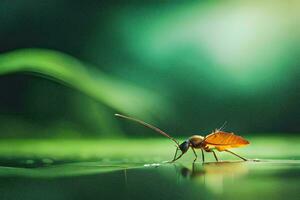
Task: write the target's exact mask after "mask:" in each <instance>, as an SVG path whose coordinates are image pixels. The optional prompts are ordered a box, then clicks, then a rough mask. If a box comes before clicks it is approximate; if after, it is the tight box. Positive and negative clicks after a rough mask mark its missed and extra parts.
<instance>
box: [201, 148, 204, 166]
mask: <svg viewBox="0 0 300 200" xmlns="http://www.w3.org/2000/svg"><path fill="white" fill-rule="evenodd" d="M201 153H202V162H203V163H204V161H205V160H204V151H203V149H202V148H201Z"/></svg>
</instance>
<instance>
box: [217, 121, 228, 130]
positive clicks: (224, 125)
mask: <svg viewBox="0 0 300 200" xmlns="http://www.w3.org/2000/svg"><path fill="white" fill-rule="evenodd" d="M226 125H227V121H225V122H224V123H223V124H222V126H221V127H220V128H218V129H217V130H218V131H222V129H224V128H225V127H226Z"/></svg>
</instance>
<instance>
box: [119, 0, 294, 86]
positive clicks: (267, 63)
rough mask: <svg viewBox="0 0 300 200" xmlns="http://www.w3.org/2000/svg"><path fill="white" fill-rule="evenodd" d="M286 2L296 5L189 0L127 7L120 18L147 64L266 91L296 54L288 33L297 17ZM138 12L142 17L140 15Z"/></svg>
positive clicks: (133, 47)
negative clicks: (184, 3) (169, 4)
mask: <svg viewBox="0 0 300 200" xmlns="http://www.w3.org/2000/svg"><path fill="white" fill-rule="evenodd" d="M287 6H288V7H292V6H295V5H287V4H286V3H282V2H275V3H274V4H273V5H272V7H270V6H269V4H266V3H262V2H248V3H245V2H244V3H241V2H236V1H231V2H226V3H221V4H220V3H218V4H214V3H211V2H209V3H206V4H204V3H201V4H194V3H193V4H190V5H189V6H173V7H168V9H165V7H163V6H162V7H159V8H158V11H157V10H156V11H155V12H154V11H153V9H142V11H133V10H130V9H129V10H127V12H125V14H124V13H123V15H122V20H120V21H121V24H122V25H123V33H124V35H125V37H126V39H127V44H128V48H129V49H130V50H131V53H132V54H134V55H135V56H136V57H137V58H138V59H140V60H141V61H142V62H144V63H147V64H148V66H149V65H150V66H153V67H157V68H169V69H171V68H172V69H173V68H174V65H176V64H178V65H179V68H180V65H181V66H182V68H186V67H189V68H191V69H192V70H193V71H194V72H195V73H196V74H198V75H199V78H200V77H201V76H203V75H205V76H206V77H209V78H208V80H209V81H211V82H210V83H209V84H212V85H215V86H216V87H220V88H224V87H229V89H233V90H234V91H235V90H236V89H238V90H240V91H245V92H247V91H248V89H250V88H251V89H255V90H257V91H259V90H261V91H264V90H269V89H270V88H272V87H274V84H275V85H276V84H277V83H278V82H281V83H282V84H284V79H285V78H284V77H286V75H287V74H288V73H291V70H290V68H288V67H286V66H287V65H290V64H291V63H293V62H295V59H296V58H295V57H292V56H290V45H291V44H292V43H293V41H292V39H291V37H289V34H290V31H291V30H293V29H295V28H294V27H296V26H295V23H296V19H295V18H294V16H293V14H290V13H289V12H288V9H286V7H287ZM141 13H143V14H144V15H145V17H138V16H140V15H141ZM124 16H125V17H124ZM137 27H138V28H137ZM204 60H205V61H206V62H207V63H206V62H204ZM149 63H150V64H149ZM185 65H186V66H185ZM182 70H184V69H182ZM179 73H180V71H179ZM283 74H285V75H284V76H283ZM196 80H197V78H196ZM224 81H226V82H227V84H224ZM195 82H196V81H195Z"/></svg>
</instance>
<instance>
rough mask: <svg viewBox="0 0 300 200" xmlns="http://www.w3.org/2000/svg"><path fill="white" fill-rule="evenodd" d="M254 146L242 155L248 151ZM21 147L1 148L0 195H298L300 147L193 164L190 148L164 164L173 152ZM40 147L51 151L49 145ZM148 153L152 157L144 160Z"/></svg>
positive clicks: (101, 196) (48, 196)
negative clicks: (268, 155) (61, 153)
mask: <svg viewBox="0 0 300 200" xmlns="http://www.w3.org/2000/svg"><path fill="white" fill-rule="evenodd" d="M130 145H131V146H132V144H130ZM153 145H154V146H155V145H157V147H159V146H160V144H153ZM76 146H78V145H76ZM163 146H164V147H165V145H163ZM276 146H277V147H278V146H279V145H276ZM2 147H3V146H2ZM255 147H257V148H260V147H259V146H255ZM26 148H27V147H26ZM26 148H24V149H26ZM261 148H263V147H261ZM0 149H1V148H0ZM15 149H17V148H15ZM24 149H22V150H20V152H21V151H24ZM100 150H102V151H103V150H104V149H103V148H102V149H100ZM100 150H99V154H100ZM53 151H54V150H53ZM102 151H101V152H102ZM253 151H254V150H253ZM253 151H251V149H250V150H248V151H246V152H242V154H243V155H248V154H249V155H250V156H251V152H253ZM20 152H14V155H17V156H13V154H11V155H10V156H5V155H6V154H4V153H2V157H1V159H0V164H1V166H0V185H1V187H0V199H8V200H10V199H22V200H29V199H30V200H35V199H45V200H48V199H49V200H50V199H67V200H68V199H70V200H71V199H191V200H194V199H230V200H231V199H299V196H300V189H299V185H300V161H299V160H298V159H297V155H298V152H299V151H293V154H292V156H290V157H288V158H287V159H285V158H286V157H287V156H286V155H287V154H285V153H284V151H282V154H276V155H274V157H275V158H272V159H255V160H249V161H247V162H243V161H239V160H232V159H233V157H230V155H228V156H227V157H226V155H223V154H220V155H221V157H222V160H223V161H221V162H218V163H216V162H213V157H212V155H206V156H207V159H208V161H209V162H207V163H204V164H202V163H201V162H200V161H198V162H196V163H193V162H192V160H193V154H192V153H191V154H188V155H186V157H184V158H183V159H182V160H180V161H179V162H176V163H165V162H163V161H162V160H166V159H167V158H169V157H172V155H170V152H171V151H169V149H166V152H165V151H164V152H165V153H162V154H161V155H160V156H161V157H157V158H156V157H155V155H156V154H157V152H155V151H154V153H153V152H152V153H153V154H149V155H148V156H146V157H143V156H140V157H139V156H136V157H135V156H134V155H136V153H135V151H132V153H128V152H129V150H128V149H127V153H128V154H125V153H126V150H124V152H123V153H124V156H123V157H122V158H121V157H120V158H119V159H118V157H117V156H114V155H108V157H106V158H104V157H102V156H101V158H97V157H88V158H86V159H84V158H83V157H78V156H74V157H73V158H71V157H69V156H66V157H64V158H63V157H56V156H55V155H57V153H55V154H52V156H51V155H50V154H48V155H47V156H45V155H44V154H41V153H40V152H41V151H39V153H35V154H34V152H29V151H26V154H24V156H23V157H22V156H21V153H20ZM45 152H51V148H49V149H47V151H45ZM72 152H73V150H72ZM78 152H79V151H78ZM6 153H7V152H6ZM65 153H67V152H65ZM145 153H146V152H145ZM172 153H173V152H172ZM287 153H288V152H287ZM0 154H1V151H0ZM25 155H26V156H25ZM252 156H253V155H252ZM254 156H255V155H254ZM254 156H253V157H254ZM276 156H277V157H276ZM278 156H279V157H278ZM148 157H150V158H154V159H153V160H150V161H149V160H147V159H149V158H148ZM248 157H249V156H248ZM256 157H259V156H256ZM76 158H77V159H76ZM294 158H296V159H294Z"/></svg>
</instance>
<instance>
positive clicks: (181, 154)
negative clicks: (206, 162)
mask: <svg viewBox="0 0 300 200" xmlns="http://www.w3.org/2000/svg"><path fill="white" fill-rule="evenodd" d="M183 154H184V153H182V154H180V155H179V156H178V157H177V158H175V159H173V160H172V161H171V162H175V161H176V160H178V159H179V158H181V156H182V155H183Z"/></svg>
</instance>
